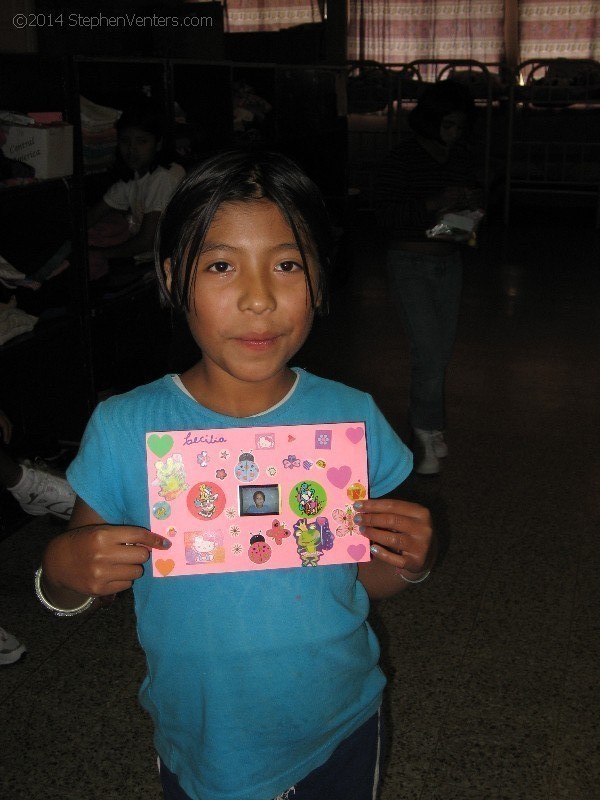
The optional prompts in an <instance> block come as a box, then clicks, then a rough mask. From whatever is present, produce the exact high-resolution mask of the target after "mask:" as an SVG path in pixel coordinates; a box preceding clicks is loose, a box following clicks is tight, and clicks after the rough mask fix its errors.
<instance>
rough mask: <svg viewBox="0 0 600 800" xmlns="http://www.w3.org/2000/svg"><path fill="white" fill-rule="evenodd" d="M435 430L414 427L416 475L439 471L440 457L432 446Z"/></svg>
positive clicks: (434, 473)
mask: <svg viewBox="0 0 600 800" xmlns="http://www.w3.org/2000/svg"><path fill="white" fill-rule="evenodd" d="M434 433H437V431H425V430H423V429H421V428H415V429H414V434H415V435H414V445H413V450H414V455H415V472H416V473H417V474H418V475H437V474H438V473H439V471H440V466H441V465H440V459H439V457H438V456H437V455H436V454H435V450H434V447H433V442H434V437H433V434H434Z"/></svg>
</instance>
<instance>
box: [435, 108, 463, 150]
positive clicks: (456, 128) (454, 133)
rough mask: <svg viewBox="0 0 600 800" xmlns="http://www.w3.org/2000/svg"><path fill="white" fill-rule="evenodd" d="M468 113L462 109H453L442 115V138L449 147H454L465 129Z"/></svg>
mask: <svg viewBox="0 0 600 800" xmlns="http://www.w3.org/2000/svg"><path fill="white" fill-rule="evenodd" d="M466 125H467V115H466V114H464V113H463V112H462V111H452V112H451V113H450V114H446V115H445V116H444V117H442V124H441V126H440V139H441V140H442V142H443V143H444V144H445V145H447V146H448V147H452V145H453V144H455V143H456V142H457V141H458V140H459V139H460V137H461V136H462V135H463V133H464V131H465V127H466Z"/></svg>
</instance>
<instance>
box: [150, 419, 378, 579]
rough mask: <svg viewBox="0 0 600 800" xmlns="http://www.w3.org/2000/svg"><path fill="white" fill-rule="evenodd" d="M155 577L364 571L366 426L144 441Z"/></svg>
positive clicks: (162, 436) (162, 434)
mask: <svg viewBox="0 0 600 800" xmlns="http://www.w3.org/2000/svg"><path fill="white" fill-rule="evenodd" d="M146 455H147V465H148V491H149V498H150V516H151V520H152V530H153V531H154V533H158V534H160V535H161V536H164V538H165V539H169V540H170V541H171V542H172V547H171V549H170V550H169V551H168V552H166V551H157V550H154V551H153V552H152V557H153V574H154V575H155V576H157V577H160V576H163V577H166V576H171V575H192V574H198V573H204V572H238V571H244V570H256V569H278V568H282V567H316V566H324V565H327V564H342V563H347V562H351V563H356V562H360V561H369V559H370V553H369V541H368V539H366V537H364V536H363V535H362V534H361V533H359V531H358V526H357V525H355V523H354V519H353V517H354V512H353V509H352V504H353V503H354V502H355V501H356V500H362V499H364V498H365V497H367V496H368V490H369V486H368V470H367V444H366V437H365V425H364V423H363V422H336V423H329V424H325V423H323V424H322V425H285V426H275V427H268V428H262V427H253V428H226V429H218V430H201V431H156V432H151V433H148V434H146Z"/></svg>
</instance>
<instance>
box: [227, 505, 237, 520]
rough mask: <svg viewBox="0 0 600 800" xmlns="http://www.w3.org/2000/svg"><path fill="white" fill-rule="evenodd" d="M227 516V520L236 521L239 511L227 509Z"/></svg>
mask: <svg viewBox="0 0 600 800" xmlns="http://www.w3.org/2000/svg"><path fill="white" fill-rule="evenodd" d="M225 516H226V517H227V519H235V518H236V517H237V511H236V510H235V508H232V507H231V506H230V507H229V508H226V509H225Z"/></svg>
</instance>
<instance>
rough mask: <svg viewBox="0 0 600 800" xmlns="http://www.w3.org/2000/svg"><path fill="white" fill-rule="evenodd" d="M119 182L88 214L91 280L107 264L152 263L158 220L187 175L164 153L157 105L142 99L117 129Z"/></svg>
mask: <svg viewBox="0 0 600 800" xmlns="http://www.w3.org/2000/svg"><path fill="white" fill-rule="evenodd" d="M115 127H116V129H117V137H118V145H117V163H116V169H117V174H118V175H119V180H118V181H117V182H116V183H114V184H113V185H112V186H111V187H110V188H109V189H108V191H107V192H106V193H105V195H104V197H103V198H102V200H100V201H99V202H98V203H97V204H96V205H95V206H93V207H92V208H91V209H90V210H89V211H88V217H87V224H88V243H89V245H90V250H89V257H90V276H91V278H92V279H96V278H99V277H101V276H102V275H103V274H105V273H106V272H107V271H108V260H110V259H123V258H125V259H128V258H133V259H135V261H138V262H141V261H152V258H153V256H152V251H153V246H154V235H155V233H156V228H157V225H158V219H159V217H160V214H161V212H162V210H163V208H164V207H165V206H166V204H167V202H168V200H169V198H170V197H171V195H172V194H173V191H174V190H175V188H176V187H177V185H178V184H179V182H180V181H181V180H182V178H183V177H184V175H185V171H184V169H183V167H182V166H181V165H180V164H175V163H172V162H171V160H170V159H169V157H168V156H167V154H166V152H165V150H164V149H163V144H164V123H163V119H162V117H161V115H160V114H159V113H158V111H157V108H156V106H155V104H154V103H153V102H152V101H151V100H149V99H148V98H145V97H144V98H141V99H140V100H139V101H138V102H137V103H136V105H134V106H132V107H131V108H129V109H127V110H125V111H124V112H123V114H122V115H121V117H120V118H119V120H118V121H117V123H116V126H115Z"/></svg>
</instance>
